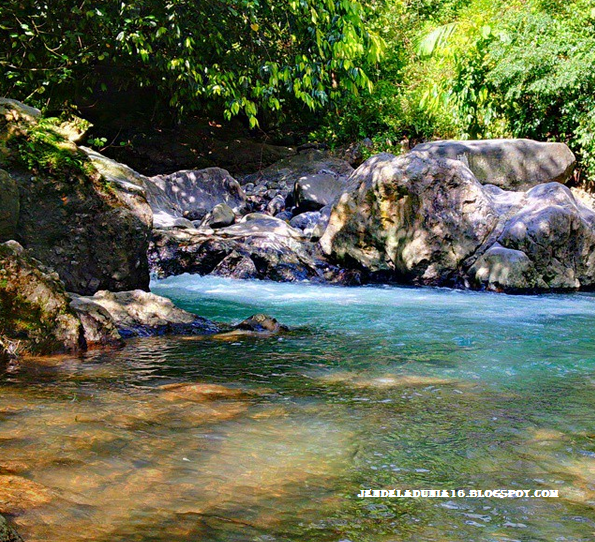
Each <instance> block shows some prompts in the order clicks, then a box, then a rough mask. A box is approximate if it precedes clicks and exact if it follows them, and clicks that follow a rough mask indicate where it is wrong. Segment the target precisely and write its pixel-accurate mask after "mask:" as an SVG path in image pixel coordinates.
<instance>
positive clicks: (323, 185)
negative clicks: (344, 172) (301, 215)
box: [294, 173, 347, 211]
mask: <svg viewBox="0 0 595 542" xmlns="http://www.w3.org/2000/svg"><path fill="white" fill-rule="evenodd" d="M346 185H347V178H345V177H341V176H338V175H333V174H332V173H317V174H315V175H304V176H303V177H300V178H299V179H298V180H297V181H296V183H295V186H294V198H295V204H296V206H297V207H298V208H299V209H302V210H304V211H317V210H319V209H322V207H324V206H325V205H329V204H331V203H334V202H335V200H336V199H337V198H338V197H339V196H340V195H341V194H342V193H343V191H344V190H345V189H346Z"/></svg>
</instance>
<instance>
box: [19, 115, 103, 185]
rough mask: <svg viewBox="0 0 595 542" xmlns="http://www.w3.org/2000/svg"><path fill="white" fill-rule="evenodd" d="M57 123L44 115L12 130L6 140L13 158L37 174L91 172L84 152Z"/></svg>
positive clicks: (92, 170)
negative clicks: (24, 126) (25, 126)
mask: <svg viewBox="0 0 595 542" xmlns="http://www.w3.org/2000/svg"><path fill="white" fill-rule="evenodd" d="M60 123H61V121H60V119H57V118H44V119H41V120H39V122H37V123H35V124H31V125H29V126H28V127H27V128H25V129H23V128H21V129H18V130H14V131H13V132H12V134H11V136H10V137H9V139H8V141H7V146H8V148H9V149H11V150H12V151H13V152H12V153H11V154H12V157H13V161H14V162H16V163H17V164H18V165H19V166H21V167H24V168H25V169H27V170H30V171H33V172H35V173H38V174H41V173H43V174H47V175H52V176H61V175H66V176H71V175H92V174H94V169H93V166H92V165H91V163H90V162H89V160H88V159H87V157H86V155H84V154H83V153H82V152H81V151H79V150H78V149H77V148H76V146H75V145H73V144H72V143H71V142H70V141H68V140H67V139H66V138H65V137H64V136H63V135H62V134H61V133H60V131H59V126H60Z"/></svg>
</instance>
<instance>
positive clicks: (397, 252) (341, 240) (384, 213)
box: [321, 152, 595, 291]
mask: <svg viewBox="0 0 595 542" xmlns="http://www.w3.org/2000/svg"><path fill="white" fill-rule="evenodd" d="M349 184H350V187H351V189H350V190H349V191H346V192H345V193H344V194H343V195H342V197H341V199H340V200H339V201H338V202H337V204H336V205H335V206H334V207H333V211H332V214H331V218H330V223H329V226H328V228H327V230H326V232H325V234H324V236H323V238H322V239H321V245H322V247H323V250H324V251H325V253H326V254H327V255H328V256H330V257H331V258H333V259H336V260H338V261H340V262H341V261H342V262H346V261H349V262H356V263H357V265H359V266H361V267H362V268H363V269H365V270H366V271H368V272H370V273H371V274H372V275H374V274H377V275H378V276H379V277H384V278H390V279H392V280H397V281H402V282H408V283H413V284H428V285H449V286H459V287H475V288H488V289H493V290H504V291H527V290H556V289H578V288H591V287H593V286H594V285H595V251H594V249H595V213H594V212H593V210H592V209H590V208H588V207H586V206H585V205H583V204H582V203H580V202H579V201H577V200H576V198H575V197H574V195H573V194H572V192H571V191H570V189H568V188H567V187H565V186H563V185H562V184H560V183H557V182H547V183H543V184H537V185H535V186H533V187H532V188H531V189H529V190H527V191H524V192H521V191H506V190H502V189H501V188H499V187H497V186H495V185H491V184H485V185H484V184H482V183H480V182H479V181H478V180H477V178H476V177H475V175H474V174H473V172H472V171H471V170H470V169H469V168H468V167H467V166H466V165H465V164H464V162H463V161H460V160H451V159H447V158H446V159H444V158H438V159H437V158H435V157H434V156H433V153H426V152H411V153H409V154H407V155H405V156H402V157H395V156H393V155H390V154H382V155H378V156H375V157H373V158H371V159H369V160H368V161H367V162H365V163H364V164H362V165H361V166H360V167H359V168H358V169H357V170H356V171H355V173H354V174H353V175H352V176H351V178H350V180H349Z"/></svg>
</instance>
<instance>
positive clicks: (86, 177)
mask: <svg viewBox="0 0 595 542" xmlns="http://www.w3.org/2000/svg"><path fill="white" fill-rule="evenodd" d="M67 136H68V133H66V132H65V130H64V123H63V121H62V120H60V119H52V118H43V117H41V115H40V113H39V111H37V110H35V109H33V108H30V107H28V106H25V105H24V104H21V103H19V102H16V101H14V100H7V99H0V166H2V167H3V168H4V169H5V170H6V171H7V172H8V173H9V174H10V175H11V177H12V178H13V179H14V181H15V182H16V185H17V187H18V191H19V196H20V197H19V201H20V210H19V214H18V223H17V225H16V229H15V228H13V229H12V231H11V235H8V237H13V235H12V233H14V238H15V239H16V240H17V241H19V242H20V243H21V244H22V245H23V246H25V248H27V250H29V251H30V252H31V254H32V255H33V256H34V257H35V258H37V259H39V260H40V261H41V262H42V263H45V264H46V265H50V266H51V267H52V268H54V269H55V270H56V271H57V272H58V273H59V274H60V277H61V278H62V280H63V281H64V283H65V285H66V288H67V289H68V290H69V291H72V292H76V293H79V294H93V293H94V292H96V291H97V290H99V289H106V290H116V291H118V290H131V289H137V288H141V289H148V286H149V270H148V261H147V256H146V253H147V249H148V242H149V235H150V229H151V224H152V213H151V211H150V208H149V206H148V204H147V202H146V199H145V198H144V196H143V195H142V194H141V195H139V194H136V193H135V194H131V193H129V192H126V190H125V189H123V188H122V187H117V186H115V185H114V184H113V183H111V182H110V181H109V180H108V179H107V178H106V177H105V176H104V175H102V174H101V173H100V172H99V171H98V170H97V168H96V167H95V165H94V164H93V162H92V161H91V160H90V159H89V157H88V156H87V154H86V153H85V152H83V151H82V150H81V149H79V148H78V147H77V145H76V144H75V143H73V142H72V141H71V140H70V139H69V138H68V137H67ZM0 205H1V204H0ZM1 210H2V209H1V207H0V213H1ZM11 216H12V215H11ZM0 227H1V218H0ZM7 229H8V228H7ZM3 238H4V239H6V238H7V235H4V236H2V232H1V231H0V240H2V239H3Z"/></svg>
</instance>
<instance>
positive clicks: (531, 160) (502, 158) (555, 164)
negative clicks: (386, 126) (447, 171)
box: [413, 139, 576, 190]
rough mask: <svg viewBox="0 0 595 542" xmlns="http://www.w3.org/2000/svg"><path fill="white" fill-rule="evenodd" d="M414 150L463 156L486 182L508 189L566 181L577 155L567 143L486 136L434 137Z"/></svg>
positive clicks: (440, 156) (449, 156) (444, 156)
mask: <svg viewBox="0 0 595 542" xmlns="http://www.w3.org/2000/svg"><path fill="white" fill-rule="evenodd" d="M413 151H417V152H424V153H427V155H428V156H430V157H432V158H450V159H452V160H461V161H462V162H464V163H465V165H467V166H468V167H469V169H470V170H471V171H472V172H473V174H474V175H475V177H476V178H477V180H478V181H479V182H480V183H482V184H495V185H496V186H499V187H501V188H504V189H506V190H528V189H529V188H532V187H533V186H536V185H538V184H541V183H549V182H554V181H555V182H559V183H565V182H566V181H567V180H568V179H569V178H570V177H571V175H572V171H573V169H574V165H575V163H576V159H575V157H574V154H573V153H572V151H571V150H570V149H569V148H568V147H567V146H566V145H565V144H564V143H549V142H539V141H533V140H531V139H485V140H478V141H452V140H449V141H432V142H429V143H422V144H420V145H417V146H416V147H414V148H413Z"/></svg>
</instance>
